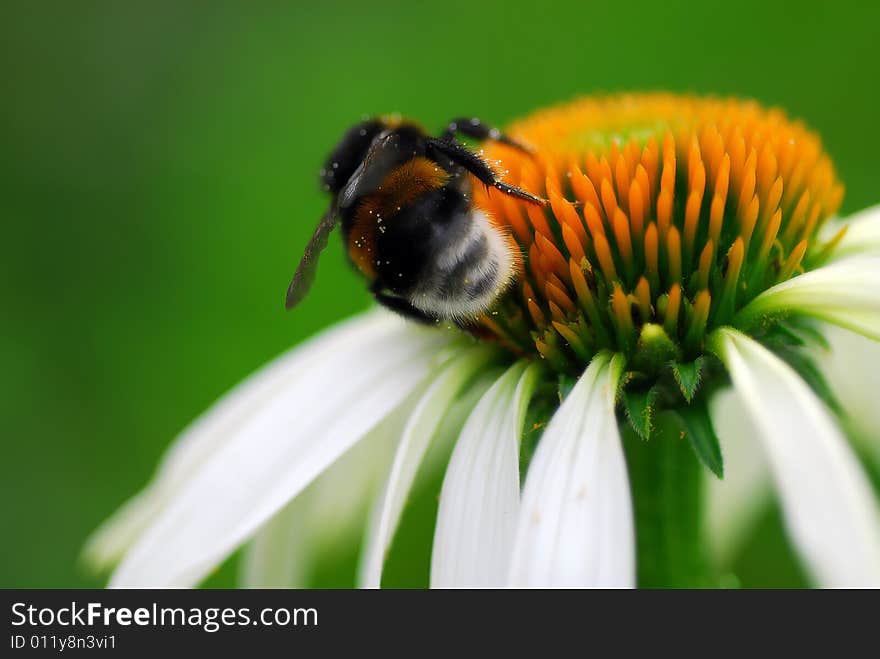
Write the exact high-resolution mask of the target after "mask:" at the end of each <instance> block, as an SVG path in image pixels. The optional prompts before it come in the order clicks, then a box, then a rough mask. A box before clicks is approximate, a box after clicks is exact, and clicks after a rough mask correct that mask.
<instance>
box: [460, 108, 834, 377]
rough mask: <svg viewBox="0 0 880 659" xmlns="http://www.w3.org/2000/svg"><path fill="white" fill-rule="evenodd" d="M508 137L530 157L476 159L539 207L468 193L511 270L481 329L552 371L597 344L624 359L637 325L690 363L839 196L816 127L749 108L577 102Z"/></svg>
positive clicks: (569, 366) (809, 249)
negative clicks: (664, 339) (510, 257)
mask: <svg viewBox="0 0 880 659" xmlns="http://www.w3.org/2000/svg"><path fill="white" fill-rule="evenodd" d="M508 132H509V134H510V135H511V136H512V137H514V138H516V139H519V140H521V141H523V142H525V143H527V144H529V145H531V146H532V147H534V149H535V153H534V154H533V155H529V154H526V153H523V152H520V151H517V150H515V149H512V148H510V147H508V146H505V145H503V144H496V143H491V144H487V145H485V147H484V156H485V157H486V158H487V159H488V160H489V161H490V162H493V164H496V165H497V170H498V171H499V172H501V173H503V174H504V179H505V181H506V182H508V183H512V184H514V185H517V186H519V187H522V188H525V189H526V190H529V191H530V192H533V193H535V194H542V195H544V196H545V197H547V199H548V200H549V205H548V206H547V207H546V208H545V209H543V210H542V209H540V208H537V207H533V206H525V205H522V204H519V203H517V202H515V201H513V200H512V199H510V198H509V197H507V196H504V195H503V194H501V193H499V192H498V191H497V190H494V189H491V190H487V189H485V188H482V187H478V189H477V190H476V192H475V197H476V199H475V200H476V203H477V204H478V205H479V206H481V207H482V208H484V209H485V210H486V211H487V212H488V213H489V215H490V216H491V217H492V218H494V221H495V223H496V224H497V225H499V226H503V227H506V228H508V229H509V231H510V233H511V235H512V236H513V238H514V239H515V240H516V242H517V243H518V244H519V246H520V248H521V249H522V253H523V255H524V263H525V267H524V268H523V270H522V274H521V277H520V280H519V282H518V284H517V286H516V287H515V290H512V291H511V292H509V293H508V294H507V295H505V296H504V298H503V299H502V300H501V301H500V303H499V304H498V306H497V308H496V309H495V310H493V312H492V313H491V320H489V319H488V318H487V319H486V322H485V324H486V327H488V328H489V329H490V331H491V332H493V333H495V334H499V335H500V336H502V337H503V338H504V340H505V342H506V343H507V344H511V343H512V344H513V345H515V346H516V347H517V348H518V349H519V350H521V351H523V352H537V353H538V354H539V355H541V356H542V357H544V358H546V359H548V360H550V361H551V362H552V363H553V365H554V366H556V367H560V368H564V369H566V370H572V371H576V370H577V369H578V368H579V367H581V366H583V363H584V361H585V360H588V359H589V358H590V357H591V355H592V354H593V353H594V352H595V351H597V350H600V349H603V348H610V349H613V350H619V351H623V352H625V353H629V354H630V356H632V354H631V353H632V352H633V351H634V350H636V349H637V346H638V343H639V342H638V338H639V335H640V331H641V328H642V327H644V326H645V325H646V324H651V325H652V326H659V327H660V328H662V329H663V330H664V331H665V332H666V334H668V336H669V338H670V339H671V341H672V342H673V343H674V344H676V345H677V346H678V350H679V351H680V357H681V358H682V359H693V358H695V357H696V356H698V355H699V354H700V352H701V351H702V345H703V339H704V337H705V335H706V332H707V331H709V330H710V329H712V328H713V327H716V326H718V325H722V324H725V323H728V322H730V321H731V320H732V318H733V316H734V314H735V313H736V311H737V310H738V309H739V308H740V307H742V306H743V305H744V304H745V303H747V302H748V301H749V300H751V299H752V298H754V297H755V295H757V294H758V293H760V292H761V291H762V290H765V289H766V288H768V287H769V286H772V285H773V284H775V283H777V282H779V281H783V280H785V279H788V278H790V277H792V276H794V275H795V274H797V273H798V272H799V271H802V270H803V269H804V267H805V264H806V263H807V262H808V259H809V257H810V255H811V254H813V253H816V254H820V253H821V250H822V246H821V245H819V244H818V241H817V236H818V235H819V231H820V229H821V228H822V226H823V224H824V223H825V221H826V220H827V219H828V218H829V217H830V216H831V215H832V214H833V213H834V212H835V211H836V210H837V208H838V206H839V204H840V201H841V199H842V197H843V187H842V185H841V184H840V183H839V182H838V180H837V176H836V173H835V170H834V167H833V165H832V163H831V161H830V159H829V158H828V156H827V155H826V154H825V153H824V151H823V149H822V145H821V142H820V140H819V138H818V136H817V135H816V134H815V133H813V132H811V131H810V130H808V129H807V128H806V127H805V126H804V125H803V124H802V123H800V122H798V121H792V120H790V119H789V118H788V117H787V116H786V115H785V114H784V113H783V112H782V111H780V110H778V109H766V108H764V107H762V106H760V105H759V104H758V103H756V102H753V101H743V100H737V99H718V98H700V97H695V96H679V95H673V94H663V93H655V94H623V95H610V96H603V97H592V98H584V99H581V100H577V101H574V102H572V103H568V104H565V105H561V106H559V107H556V108H551V109H548V110H544V111H541V112H538V113H536V114H534V115H532V116H531V117H528V118H526V119H524V120H522V121H519V122H517V123H515V124H514V125H513V126H511V128H510V130H509V131H508ZM653 331H654V332H656V330H653Z"/></svg>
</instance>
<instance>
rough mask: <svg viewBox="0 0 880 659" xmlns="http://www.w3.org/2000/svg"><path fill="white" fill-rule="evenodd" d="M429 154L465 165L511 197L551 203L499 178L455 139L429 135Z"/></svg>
mask: <svg viewBox="0 0 880 659" xmlns="http://www.w3.org/2000/svg"><path fill="white" fill-rule="evenodd" d="M427 155H428V157H429V158H431V159H432V160H435V159H436V158H437V156H445V157H446V158H448V159H449V160H451V161H452V162H454V163H455V164H456V165H459V166H461V167H464V168H465V169H466V170H467V171H469V172H470V173H471V174H473V175H474V176H476V177H477V178H478V179H480V181H482V182H483V183H484V184H485V185H487V186H491V187H493V188H497V189H498V190H500V191H501V192H503V193H504V194H507V195H510V196H511V197H516V198H517V199H522V200H523V201H527V202H528V203H530V204H535V205H537V206H546V205H547V204H548V203H549V202H548V201H547V200H546V199H543V198H541V197H537V196H535V195H533V194H532V193H531V192H526V191H525V190H522V189H521V188H517V187H516V186H513V185H508V184H507V183H505V182H504V181H502V180H501V179H499V178H498V177H497V176H496V175H495V172H493V171H492V168H491V167H489V164H488V163H487V162H486V161H485V160H483V159H482V158H480V156H478V155H477V154H476V153H474V152H473V151H471V150H470V149H468V148H467V147H466V146H464V145H463V144H459V143H458V142H456V141H455V140H442V139H437V138H434V137H429V138H428V140H427Z"/></svg>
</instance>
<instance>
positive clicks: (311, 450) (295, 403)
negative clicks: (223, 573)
mask: <svg viewBox="0 0 880 659" xmlns="http://www.w3.org/2000/svg"><path fill="white" fill-rule="evenodd" d="M354 339H355V337H352V340H351V341H348V342H342V341H337V342H335V343H336V345H335V350H333V349H331V350H327V351H324V355H323V359H321V360H310V363H309V364H308V365H306V366H303V368H302V369H301V370H299V371H298V372H297V373H296V377H295V378H292V379H291V381H290V382H287V383H285V385H284V387H283V390H282V391H280V392H279V393H276V395H274V397H272V398H270V399H269V400H268V401H264V402H263V403H262V404H261V405H260V406H259V409H258V410H257V411H256V412H255V413H254V414H253V415H252V416H249V417H248V418H246V419H245V420H244V421H243V422H242V423H241V424H240V425H238V426H237V427H236V428H235V431H234V432H233V434H232V436H231V437H229V438H228V439H227V440H225V442H224V443H223V444H222V445H220V446H217V447H215V450H214V451H213V452H212V453H211V454H210V455H209V456H207V457H206V459H205V460H204V462H203V463H202V464H201V465H199V467H198V469H197V471H196V473H194V474H192V475H191V476H190V478H189V479H188V480H187V483H186V484H185V485H184V486H183V487H181V489H180V491H179V492H177V493H176V494H175V497H174V500H173V501H171V502H170V503H169V504H168V505H167V506H166V507H165V508H164V509H163V510H162V511H161V513H160V514H159V515H158V516H157V518H156V519H155V520H154V521H153V523H152V524H151V526H150V527H149V529H147V530H146V531H145V532H144V534H143V536H142V537H141V538H140V539H139V540H138V541H137V543H136V544H135V546H134V547H133V548H132V549H131V551H130V552H129V553H128V554H127V555H126V557H125V558H124V560H123V562H122V563H121V565H120V566H119V568H118V569H117V571H116V573H115V574H114V576H113V578H112V580H111V585H113V586H147V585H149V586H155V587H161V586H174V585H177V586H186V585H192V584H194V583H197V582H198V581H199V580H200V579H201V578H202V577H204V575H205V574H207V572H208V571H210V570H211V568H212V567H214V566H215V565H217V564H218V563H219V562H220V561H222V560H223V558H224V557H225V556H226V555H228V554H229V553H230V552H231V551H232V550H233V549H235V547H236V546H238V545H239V544H240V543H241V542H242V541H244V540H245V539H246V538H248V537H249V536H250V535H251V534H252V533H253V532H254V531H255V530H256V529H257V528H258V527H259V526H260V525H261V524H262V523H263V522H265V521H266V520H268V519H269V518H270V517H271V516H272V515H273V514H274V513H276V512H277V511H278V510H280V509H281V508H282V507H284V505H286V504H287V502H288V501H290V500H291V499H292V498H293V497H294V496H296V495H297V494H298V493H299V492H301V491H302V490H303V488H305V487H306V486H307V485H308V484H309V483H310V482H311V481H312V480H313V479H314V478H315V477H316V476H317V475H318V474H320V473H321V472H322V471H323V470H324V469H326V468H327V467H328V466H329V465H330V464H331V463H332V462H333V461H335V460H336V459H337V458H338V457H339V456H340V455H342V454H343V453H344V452H345V451H346V450H348V449H349V448H350V447H351V446H352V445H353V444H354V443H355V442H356V441H357V440H359V439H360V438H361V437H363V436H364V435H365V434H366V433H367V432H368V431H369V430H370V429H371V428H372V427H373V426H375V425H376V423H378V422H379V421H380V420H381V419H382V418H383V417H384V416H386V415H387V414H388V413H389V412H391V410H393V409H394V408H395V407H396V406H397V405H398V404H399V403H400V402H401V401H402V400H404V399H405V398H406V397H407V395H409V394H410V392H412V391H413V389H414V388H415V387H416V386H417V385H418V384H419V382H421V381H422V380H423V379H424V378H425V377H426V376H427V375H428V374H429V373H430V371H431V369H432V368H433V367H434V366H435V365H436V362H437V357H438V351H442V348H443V347H444V346H445V345H447V344H448V343H449V340H450V339H449V333H448V332H442V331H435V330H429V329H423V328H417V327H414V326H411V325H407V324H405V323H404V322H403V321H400V320H397V319H395V320H394V322H393V323H392V324H391V325H390V327H388V328H387V331H385V332H382V333H380V334H379V335H378V336H371V337H370V338H369V339H368V340H367V341H360V340H354Z"/></svg>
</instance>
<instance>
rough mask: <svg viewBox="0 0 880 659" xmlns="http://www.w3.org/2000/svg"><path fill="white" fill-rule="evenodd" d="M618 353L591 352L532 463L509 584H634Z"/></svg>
mask: <svg viewBox="0 0 880 659" xmlns="http://www.w3.org/2000/svg"><path fill="white" fill-rule="evenodd" d="M621 371H622V363H621V362H620V360H619V358H617V357H615V358H614V359H610V358H609V357H608V356H607V355H606V354H599V355H597V356H596V357H594V358H593V361H592V362H591V363H590V366H589V367H588V368H587V370H586V372H585V373H584V374H583V375H582V376H581V378H580V380H579V381H578V382H577V384H576V385H575V386H574V388H573V389H572V391H571V393H570V394H569V395H568V397H567V398H566V399H565V401H564V402H563V403H562V406H561V407H560V408H559V410H558V411H557V412H556V414H554V415H553V418H552V420H551V421H550V424H549V425H548V427H547V429H546V430H545V431H544V435H543V437H542V438H541V441H540V443H539V444H538V449H537V451H536V452H535V456H534V458H533V459H532V464H531V465H530V466H529V472H528V475H527V476H526V485H525V489H524V491H523V498H522V505H521V508H520V516H519V522H518V525H517V531H516V538H515V542H514V548H513V558H512V561H511V562H512V564H511V571H510V583H511V585H514V586H527V587H548V586H556V587H593V586H597V587H633V586H634V585H635V535H634V531H633V517H632V514H633V513H632V500H631V496H630V491H629V481H628V476H627V471H626V462H625V460H624V455H623V448H622V446H621V441H620V433H619V431H618V428H617V419H616V417H615V414H614V399H615V393H616V389H617V385H618V382H619V379H620V374H621Z"/></svg>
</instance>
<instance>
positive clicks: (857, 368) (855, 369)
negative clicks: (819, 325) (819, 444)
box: [815, 327, 880, 465]
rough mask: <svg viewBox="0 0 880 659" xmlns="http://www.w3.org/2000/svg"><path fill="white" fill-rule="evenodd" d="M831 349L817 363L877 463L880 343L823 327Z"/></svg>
mask: <svg viewBox="0 0 880 659" xmlns="http://www.w3.org/2000/svg"><path fill="white" fill-rule="evenodd" d="M823 333H824V334H825V336H826V338H827V339H828V342H829V343H830V344H831V349H830V350H817V351H816V353H815V355H816V362H817V364H818V366H819V368H820V369H821V371H822V373H823V374H824V375H825V377H826V379H827V381H828V385H829V386H830V387H831V390H832V391H833V392H834V394H835V396H836V397H837V400H838V401H840V404H841V405H842V406H843V409H844V410H845V412H846V416H847V421H848V422H849V423H850V424H851V428H852V429H853V430H855V432H854V433H852V434H851V437H850V439H851V440H854V441H857V442H859V443H860V445H861V446H862V447H863V448H864V449H865V450H866V451H867V452H868V453H869V454H870V455H872V456H873V458H874V460H875V461H876V463H877V465H880V405H878V404H877V399H878V392H880V343H878V342H877V341H872V340H870V339H866V338H865V337H863V336H859V335H858V334H853V333H852V332H848V331H846V330H842V329H839V328H837V327H826V328H824V329H823Z"/></svg>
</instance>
